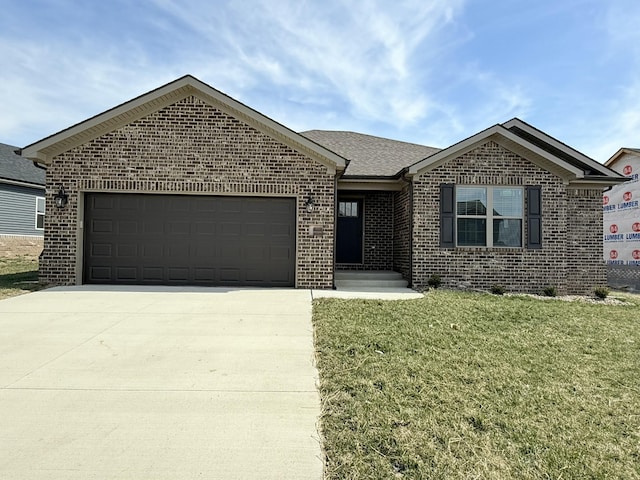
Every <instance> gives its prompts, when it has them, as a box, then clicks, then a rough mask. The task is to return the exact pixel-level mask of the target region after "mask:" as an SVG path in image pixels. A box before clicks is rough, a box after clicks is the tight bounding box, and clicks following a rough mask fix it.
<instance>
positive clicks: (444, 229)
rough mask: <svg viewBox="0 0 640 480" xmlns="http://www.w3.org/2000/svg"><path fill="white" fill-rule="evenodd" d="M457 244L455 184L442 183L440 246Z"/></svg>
mask: <svg viewBox="0 0 640 480" xmlns="http://www.w3.org/2000/svg"><path fill="white" fill-rule="evenodd" d="M455 246H456V197H455V186H454V185H452V184H442V185H440V248H454V247H455Z"/></svg>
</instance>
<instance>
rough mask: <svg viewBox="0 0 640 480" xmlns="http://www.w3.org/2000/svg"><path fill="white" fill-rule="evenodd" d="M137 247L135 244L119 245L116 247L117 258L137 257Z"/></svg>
mask: <svg viewBox="0 0 640 480" xmlns="http://www.w3.org/2000/svg"><path fill="white" fill-rule="evenodd" d="M137 256H138V245H136V244H120V245H118V257H120V258H122V257H137Z"/></svg>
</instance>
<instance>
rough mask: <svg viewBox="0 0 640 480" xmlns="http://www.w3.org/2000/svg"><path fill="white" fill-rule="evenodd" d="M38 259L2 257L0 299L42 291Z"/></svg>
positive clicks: (0, 262)
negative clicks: (39, 280) (39, 281)
mask: <svg viewBox="0 0 640 480" xmlns="http://www.w3.org/2000/svg"><path fill="white" fill-rule="evenodd" d="M41 288H42V285H41V284H39V283H38V259H37V258H33V257H28V256H24V257H11V258H6V257H0V299H2V298H7V297H13V296H15V295H21V294H23V293H28V292H33V291H35V290H40V289H41Z"/></svg>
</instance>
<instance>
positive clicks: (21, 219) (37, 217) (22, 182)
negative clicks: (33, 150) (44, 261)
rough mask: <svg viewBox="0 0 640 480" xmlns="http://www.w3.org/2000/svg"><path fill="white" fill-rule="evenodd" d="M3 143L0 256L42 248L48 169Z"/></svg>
mask: <svg viewBox="0 0 640 480" xmlns="http://www.w3.org/2000/svg"><path fill="white" fill-rule="evenodd" d="M16 150H19V148H18V147H13V146H11V145H5V144H4V143H0V256H1V255H19V254H23V253H33V254H38V253H40V250H42V243H43V240H42V239H43V236H44V215H45V193H44V192H45V189H44V184H45V170H44V169H42V168H39V167H37V166H36V165H35V164H34V163H33V162H32V161H31V160H28V159H26V158H23V157H21V156H20V155H17V154H16V153H15V152H16Z"/></svg>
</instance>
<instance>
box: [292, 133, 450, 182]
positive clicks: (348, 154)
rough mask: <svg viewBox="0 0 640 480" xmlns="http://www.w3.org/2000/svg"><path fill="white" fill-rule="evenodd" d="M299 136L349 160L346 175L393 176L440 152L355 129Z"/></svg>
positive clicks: (437, 149)
mask: <svg viewBox="0 0 640 480" xmlns="http://www.w3.org/2000/svg"><path fill="white" fill-rule="evenodd" d="M301 135H302V136H304V137H307V138H308V139H309V140H312V141H314V142H316V143H318V144H319V145H322V146H323V147H325V148H327V149H329V150H331V151H332V152H334V153H337V154H338V155H340V156H341V157H344V158H346V159H347V160H349V166H348V167H347V169H346V171H345V174H344V176H345V177H360V176H361V177H369V176H376V177H393V176H395V175H397V174H398V173H399V172H400V171H401V170H402V169H403V168H405V167H408V166H409V165H412V164H414V163H416V162H418V161H420V160H422V159H423V158H425V157H428V156H430V155H432V154H434V153H436V152H438V151H440V149H439V148H434V147H427V146H425V145H417V144H415V143H407V142H400V141H398V140H390V139H388V138H381V137H374V136H371V135H365V134H362V133H355V132H339V131H328V130H309V131H308V132H301Z"/></svg>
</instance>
